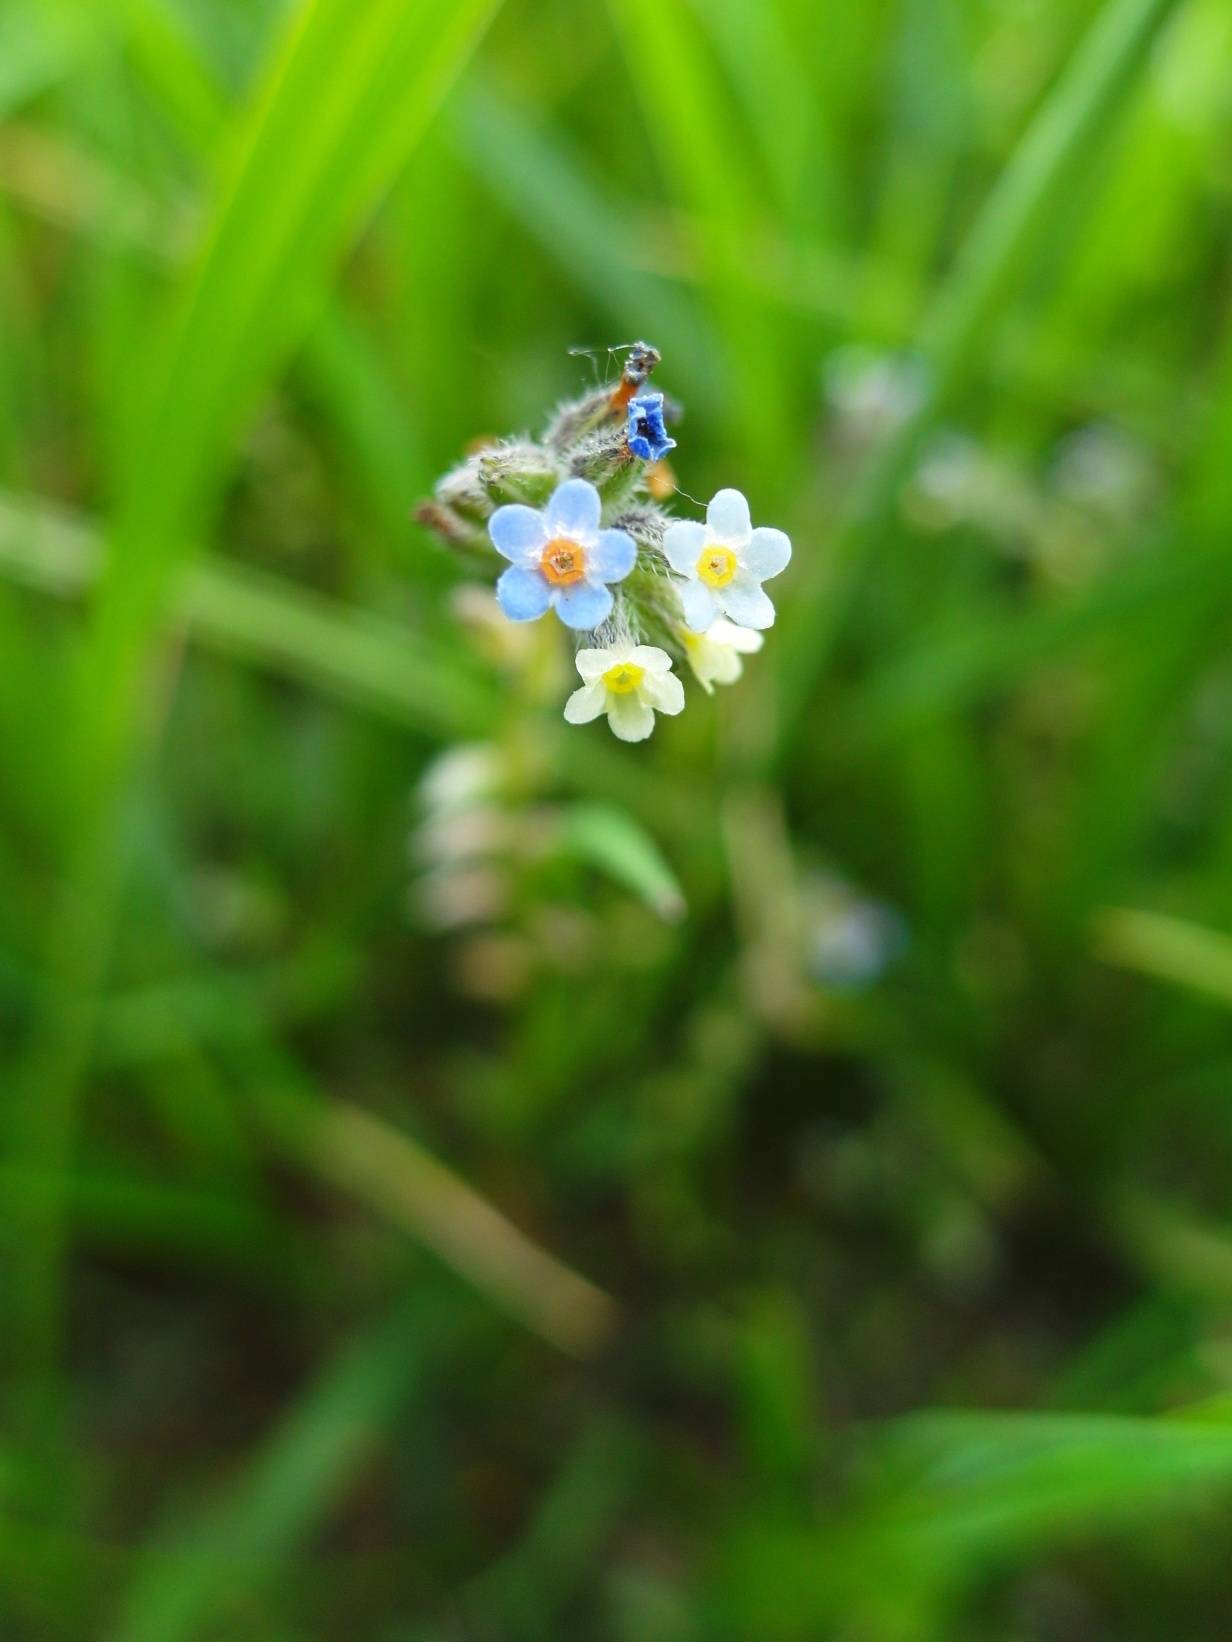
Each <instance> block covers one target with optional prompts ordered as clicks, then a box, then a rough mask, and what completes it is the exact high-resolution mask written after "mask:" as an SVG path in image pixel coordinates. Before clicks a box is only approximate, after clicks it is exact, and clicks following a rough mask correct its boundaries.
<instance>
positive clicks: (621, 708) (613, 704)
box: [607, 692, 654, 741]
mask: <svg viewBox="0 0 1232 1642" xmlns="http://www.w3.org/2000/svg"><path fill="white" fill-rule="evenodd" d="M607 721H608V723H609V724H610V725H611V726H612V734H613V735H614V736H618V737H619V738H620V740H621V741H645V739H646V737H647V736H648V735H649V734H650V732H651V731H652V730H653V729H654V712H653V710H652V709H651V708H650V707H649V706H648V705H647V704H646V702H644V701H640V700H639V699H638V697H637V695H636V694H634V693H632V692H631V693H630V694H628V695H621V696H611V695H610V696H608V698H607Z"/></svg>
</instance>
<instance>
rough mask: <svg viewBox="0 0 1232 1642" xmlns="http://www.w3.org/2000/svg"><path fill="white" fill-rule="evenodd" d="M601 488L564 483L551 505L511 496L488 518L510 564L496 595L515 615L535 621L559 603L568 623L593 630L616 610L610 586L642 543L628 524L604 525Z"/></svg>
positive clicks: (496, 544) (498, 548)
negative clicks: (628, 529)
mask: <svg viewBox="0 0 1232 1642" xmlns="http://www.w3.org/2000/svg"><path fill="white" fill-rule="evenodd" d="M601 507H602V504H601V502H600V499H599V492H598V491H597V490H596V489H595V487H594V486H593V485H592V484H591V483H590V482H589V481H588V480H586V479H566V480H565V481H564V483H563V484H560V485H557V487H556V489H555V490H554V491H553V493H552V495H551V496H550V497H549V499H548V503H547V506H546V507H544V508H542V509H540V508H533V507H527V506H526V505H525V504H524V503H522V502H510V503H508V504H507V505H506V506H505V507H498V508H497V510H496V512H495V513H494V514H493V515H492V517H491V518H490V519H489V520H488V534H489V536H491V538H492V545H493V546H494V547H495V548H496V551H497V552H498V553H500V554H503V556H504V557H505V558H506V559H508V560H509V561H510V567H509V569H508V570H506V571H505V573H504V574H503V575H502V576H501V578H500V580H499V581H498V582H497V584H496V597H497V601H498V603H499V604H500V607H501V609H502V610H503V611H504V612H505V614H506V615H507V616H508V617H509V619H510V621H535V620H537V619H538V617H540V616H542V615H543V613H544V611H545V610H547V609H549V608H554V609H555V611H556V614H557V615H558V616H559V617H560V619H561V621H563V622H564V624H565V626H566V627H573V628H577V629H578V630H580V631H587V630H589V629H591V628H594V627H598V626H600V624H601V623H603V622H605V621H606V620H607V618H608V616H609V615H610V614H611V610H612V594H611V589H610V585H609V584H611V583H613V582H620V581H623V580H624V579H625V577H626V576H627V575H628V574H629V572H630V571H631V570H632V569H633V565H634V562H635V560H636V559H637V547H636V544H635V543H634V541H633V538H632V537H631V536H628V535H626V533H625V532H624V531H623V530H600V528H599V514H600V511H601Z"/></svg>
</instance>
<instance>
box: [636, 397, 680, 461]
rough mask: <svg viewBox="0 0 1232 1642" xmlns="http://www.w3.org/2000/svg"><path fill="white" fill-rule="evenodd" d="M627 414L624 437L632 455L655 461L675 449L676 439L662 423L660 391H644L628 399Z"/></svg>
mask: <svg viewBox="0 0 1232 1642" xmlns="http://www.w3.org/2000/svg"><path fill="white" fill-rule="evenodd" d="M628 416H629V422H628V429H627V431H626V433H625V439H626V441H627V443H628V446H629V449H630V450H631V451H632V452H633V454H634V456H640V457H641V458H642V460H643V461H644V462H657V461H658V460H659V458H660V457H661V456H666V455H667V453H668V451H669V450H675V448H676V441H675V440H674V439H673V438H671V437H670V436H669V434H668V431H667V428H666V427H665V426H664V423H663V395H662V394H661V393H644V394H640V395H639V396H638V397H637V398H636V399H630V401H629V410H628Z"/></svg>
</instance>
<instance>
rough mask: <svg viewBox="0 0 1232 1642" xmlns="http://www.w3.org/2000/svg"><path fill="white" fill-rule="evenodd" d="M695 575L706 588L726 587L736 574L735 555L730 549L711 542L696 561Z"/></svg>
mask: <svg viewBox="0 0 1232 1642" xmlns="http://www.w3.org/2000/svg"><path fill="white" fill-rule="evenodd" d="M697 574H698V576H699V577H700V578H701V579H702V581H704V582H705V584H706V586H707V587H726V586H727V584H728V582H729V581H731V579H732V577H733V576H734V575H735V574H736V555H735V554H734V553H733V552H732V550H731V548H730V547H723V546H722V545H721V544H720V543H718V542H711V543H710V545H709V547H707V549H706V551H705V552H704V553H703V554H702V556H701V558H700V559H699V560H698V561H697Z"/></svg>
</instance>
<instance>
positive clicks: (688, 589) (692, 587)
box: [676, 582, 719, 633]
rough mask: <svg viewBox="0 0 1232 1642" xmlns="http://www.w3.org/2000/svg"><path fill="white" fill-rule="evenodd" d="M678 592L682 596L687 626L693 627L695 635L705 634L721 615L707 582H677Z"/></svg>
mask: <svg viewBox="0 0 1232 1642" xmlns="http://www.w3.org/2000/svg"><path fill="white" fill-rule="evenodd" d="M676 592H677V593H678V594H679V596H680V610H681V613H682V615H683V616H684V621H685V626H686V627H691V628H692V629H693V631H694V632H695V633H704V632H705V631H706V629H707V628H708V627H709V626H710V623H711V622H712V621H713V620H714V618H715V617H716V616H717V615H718V613H719V608H718V606H717V605H716V604H715V602H714V594H713V593H712V592H711V591H710V589H709V588H708V587H707V586H706V584H705V582H677V583H676Z"/></svg>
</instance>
